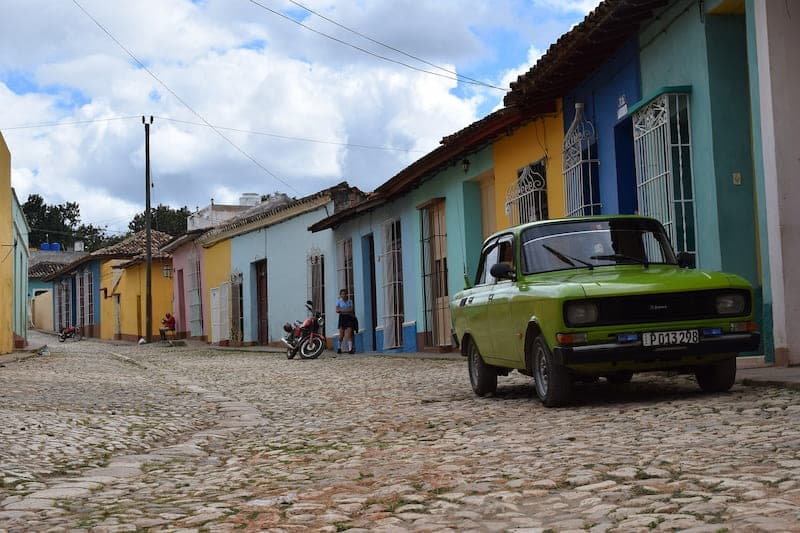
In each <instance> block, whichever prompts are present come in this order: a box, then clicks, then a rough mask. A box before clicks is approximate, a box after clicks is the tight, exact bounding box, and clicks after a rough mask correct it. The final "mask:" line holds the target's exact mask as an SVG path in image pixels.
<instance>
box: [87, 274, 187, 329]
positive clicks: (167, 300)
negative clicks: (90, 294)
mask: <svg viewBox="0 0 800 533" xmlns="http://www.w3.org/2000/svg"><path fill="white" fill-rule="evenodd" d="M168 263H169V264H171V261H168ZM112 264H113V262H112V261H106V262H105V263H104V264H103V265H102V266H101V278H102V279H103V285H102V287H106V288H107V289H108V291H107V292H108V298H105V299H103V305H102V312H103V316H102V322H101V333H100V335H101V337H102V338H104V339H112V338H114V336H115V333H116V332H115V329H116V321H117V317H116V311H115V305H114V302H115V299H116V298H115V296H114V295H119V302H120V305H119V314H120V316H119V322H120V336H119V337H118V338H122V339H125V340H137V339H139V338H141V337H144V336H145V321H146V309H145V306H146V302H145V293H146V291H147V288H146V283H147V279H146V278H147V276H146V273H147V270H146V268H145V264H144V263H139V264H136V265H133V266H131V267H129V268H126V269H122V270H120V269H113V270H112V269H111V265H112ZM162 266H163V265H162V262H161V261H159V260H154V261H153V265H152V268H151V285H150V294H151V298H152V301H153V315H152V324H151V328H150V334H151V336H153V337H154V338H155V339H156V340H157V339H158V336H159V334H158V328H160V327H161V319H162V318H164V315H165V314H166V313H171V312H172V279H171V278H165V277H164V276H163V275H162V274H161V270H162ZM116 272H118V273H119V274H117V275H118V276H119V283H117V284H116V288H114V283H113V280H115V279H116V278H115V277H114V274H115V273H116ZM112 290H113V292H112Z"/></svg>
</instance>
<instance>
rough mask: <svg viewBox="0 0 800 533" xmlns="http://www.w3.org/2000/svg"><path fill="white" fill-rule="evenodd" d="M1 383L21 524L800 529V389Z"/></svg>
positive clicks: (196, 380)
mask: <svg viewBox="0 0 800 533" xmlns="http://www.w3.org/2000/svg"><path fill="white" fill-rule="evenodd" d="M48 341H49V344H50V350H51V352H50V354H49V355H43V356H36V357H33V358H30V359H27V360H25V361H21V362H13V363H6V364H5V366H4V367H2V368H0V531H54V532H55V531H92V532H115V531H142V530H157V531H161V530H167V531H176V530H180V531H261V530H266V531H330V532H334V531H342V530H349V531H364V530H370V531H390V532H394V531H397V532H401V531H530V532H536V531H540V532H544V531H584V530H588V531H625V532H628V531H652V530H656V531H675V530H680V531H695V532H718V531H800V401H799V400H800V392H797V391H792V390H785V389H778V388H755V387H743V386H740V385H737V386H736V387H734V389H733V391H732V392H731V393H727V394H718V395H706V394H701V393H700V392H699V390H698V389H697V386H696V384H695V383H694V382H693V381H692V380H691V379H689V378H686V377H682V376H666V375H652V376H648V375H643V376H636V377H635V378H634V382H633V383H632V384H630V385H628V386H613V385H610V384H607V383H603V382H602V381H601V382H599V383H594V384H586V385H580V386H578V394H579V396H580V397H581V398H582V399H581V400H580V401H579V402H578V403H577V404H575V405H573V406H571V407H569V408H564V409H546V408H544V407H542V406H541V404H540V403H539V402H538V401H537V400H536V399H535V398H534V393H533V389H532V387H531V385H530V380H529V378H526V377H525V376H521V375H518V374H513V375H512V376H510V377H508V378H500V380H501V381H500V389H499V391H498V394H497V395H496V397H494V398H483V399H482V398H476V397H474V396H473V394H472V392H471V390H470V389H469V384H468V380H467V377H466V366H465V363H464V362H463V361H458V360H448V359H420V358H413V357H379V356H363V355H361V356H360V355H354V356H349V355H348V356H339V357H334V356H333V355H332V354H330V353H326V354H325V355H323V357H322V358H320V359H318V360H315V361H302V360H293V361H287V360H286V358H285V357H284V356H283V355H281V354H274V353H273V354H264V353H253V352H233V351H226V352H222V351H219V350H212V349H208V348H204V347H196V346H195V347H162V346H154V345H150V346H114V345H112V344H109V343H102V342H98V341H91V340H88V341H87V340H84V341H80V342H66V343H63V344H59V343H54V342H53V339H48Z"/></svg>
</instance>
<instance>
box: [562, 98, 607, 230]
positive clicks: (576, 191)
mask: <svg viewBox="0 0 800 533" xmlns="http://www.w3.org/2000/svg"><path fill="white" fill-rule="evenodd" d="M562 155H563V170H564V192H565V197H566V214H567V216H568V217H573V216H586V215H599V214H600V207H601V205H600V176H599V160H598V159H597V137H596V135H595V130H594V125H593V124H592V123H591V122H590V121H589V120H587V119H586V118H584V116H583V104H582V103H577V104H575V118H574V119H573V121H572V124H571V125H570V127H569V129H568V130H567V133H566V135H565V136H564V149H563V153H562Z"/></svg>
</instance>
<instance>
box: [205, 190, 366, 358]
mask: <svg viewBox="0 0 800 533" xmlns="http://www.w3.org/2000/svg"><path fill="white" fill-rule="evenodd" d="M362 196H363V195H362V193H361V191H358V190H357V189H354V188H352V187H350V186H349V185H347V184H346V183H341V184H339V185H336V186H334V187H331V188H329V189H325V190H323V191H320V192H318V193H315V194H312V195H309V196H306V197H304V198H300V199H290V198H288V197H286V196H285V195H276V196H275V197H268V198H266V199H265V200H264V201H263V202H261V203H259V204H258V205H256V206H253V207H251V208H250V209H248V210H247V211H245V212H243V213H241V214H240V215H238V216H236V217H233V218H231V219H230V220H229V221H227V222H224V223H222V224H219V225H217V226H215V227H214V228H213V229H211V230H209V231H208V232H206V233H205V234H203V235H202V236H201V237H200V238H198V239H197V242H198V244H199V245H200V246H201V247H202V248H203V252H202V253H203V263H204V264H203V287H204V289H203V306H204V310H203V314H204V321H205V324H206V327H205V334H206V335H207V338H208V340H209V341H210V342H212V343H215V344H231V343H233V344H271V343H278V342H280V339H281V337H282V336H283V335H284V334H285V332H284V331H283V324H284V323H285V322H292V321H294V320H296V319H300V318H304V317H305V316H306V315H307V311H306V309H305V302H306V300H311V301H312V302H313V306H314V308H315V310H319V311H320V312H323V313H324V314H325V316H326V317H327V320H328V323H327V324H326V332H327V333H330V332H332V331H334V330H335V328H336V322H335V319H336V311H335V307H336V299H335V298H330V297H328V296H327V293H328V291H327V290H326V287H330V286H333V285H334V284H335V281H334V280H335V275H336V273H335V270H333V269H332V268H331V267H332V265H333V264H334V262H333V255H334V253H335V246H334V241H333V238H332V233H331V232H330V231H328V232H325V233H324V234H321V235H313V236H312V235H310V234H309V233H308V232H307V231H306V228H307V227H308V226H309V225H311V224H313V223H315V222H317V221H318V220H320V219H322V218H324V217H325V216H326V215H327V214H329V213H334V212H336V210H338V209H342V208H343V207H347V206H349V205H350V204H351V203H352V202H354V201H356V200H358V199H361V197H362Z"/></svg>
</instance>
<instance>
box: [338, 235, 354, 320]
mask: <svg viewBox="0 0 800 533" xmlns="http://www.w3.org/2000/svg"><path fill="white" fill-rule="evenodd" d="M336 279H337V282H338V283H339V286H338V287H337V288H336V294H339V291H341V290H342V289H344V290H346V291H347V297H348V298H349V299H351V300H353V305H355V298H353V293H354V292H355V288H354V286H353V239H344V240H341V241H339V242H338V243H336Z"/></svg>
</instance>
